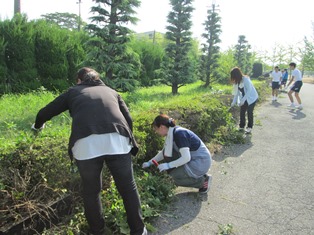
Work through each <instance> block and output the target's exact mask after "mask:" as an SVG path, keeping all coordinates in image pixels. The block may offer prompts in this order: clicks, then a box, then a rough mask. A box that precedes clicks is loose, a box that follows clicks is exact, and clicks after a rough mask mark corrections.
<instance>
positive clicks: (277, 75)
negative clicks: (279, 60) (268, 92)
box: [271, 66, 282, 101]
mask: <svg viewBox="0 0 314 235" xmlns="http://www.w3.org/2000/svg"><path fill="white" fill-rule="evenodd" d="M271 77H272V83H271V88H272V101H277V99H278V90H279V87H280V83H281V79H282V73H281V71H280V70H279V67H278V66H276V67H275V70H274V71H272V72H271Z"/></svg>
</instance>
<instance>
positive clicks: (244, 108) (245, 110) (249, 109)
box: [239, 101, 256, 128]
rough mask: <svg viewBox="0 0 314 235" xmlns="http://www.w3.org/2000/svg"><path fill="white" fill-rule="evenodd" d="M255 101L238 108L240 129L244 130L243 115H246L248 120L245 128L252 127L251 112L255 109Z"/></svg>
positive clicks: (244, 121)
mask: <svg viewBox="0 0 314 235" xmlns="http://www.w3.org/2000/svg"><path fill="white" fill-rule="evenodd" d="M255 104H256V101H255V102H254V103H252V104H250V105H248V103H247V101H245V103H244V104H243V105H242V106H241V108H240V124H239V127H240V128H244V127H245V124H246V120H245V115H246V113H247V118H248V124H247V127H249V128H252V127H253V121H254V120H253V111H254V107H255Z"/></svg>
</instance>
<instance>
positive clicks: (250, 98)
mask: <svg viewBox="0 0 314 235" xmlns="http://www.w3.org/2000/svg"><path fill="white" fill-rule="evenodd" d="M230 77H231V82H232V83H233V95H234V96H233V101H232V103H231V107H233V106H235V105H236V104H238V105H239V106H240V123H239V130H240V131H244V127H245V124H246V118H245V115H246V113H247V117H248V124H247V128H246V130H245V132H246V133H251V132H252V128H253V121H254V120H253V118H254V115H253V111H254V107H255V104H256V102H257V100H258V93H257V91H256V89H255V87H254V85H253V83H252V81H251V79H250V78H249V77H248V76H247V75H244V74H243V73H242V71H241V69H240V68H238V67H235V68H233V69H232V70H231V72H230Z"/></svg>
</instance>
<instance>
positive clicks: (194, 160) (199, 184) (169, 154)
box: [142, 114, 212, 194]
mask: <svg viewBox="0 0 314 235" xmlns="http://www.w3.org/2000/svg"><path fill="white" fill-rule="evenodd" d="M152 127H153V128H154V130H155V131H156V133H157V134H158V135H160V136H162V137H166V139H165V144H164V148H163V149H162V150H161V151H160V152H159V153H158V154H157V155H156V156H155V157H153V158H152V159H151V160H149V161H148V162H144V163H143V165H142V167H143V168H147V167H150V166H151V165H153V161H156V162H160V161H164V163H161V164H159V165H158V169H159V170H160V171H161V172H162V171H167V172H168V174H169V175H170V176H171V177H172V178H173V180H174V183H175V184H176V185H177V186H182V187H191V188H197V189H198V191H199V193H203V194H205V193H207V192H208V190H209V188H210V183H211V179H212V176H211V175H208V174H207V172H208V171H209V168H210V166H211V162H212V158H211V155H210V152H209V150H208V149H207V147H206V145H205V144H204V143H203V141H202V140H201V139H200V138H199V137H198V136H197V135H196V134H195V133H194V132H192V131H191V130H188V129H186V128H183V127H180V126H177V125H176V122H175V120H174V119H172V118H170V117H168V116H167V115H165V114H160V115H158V116H157V117H156V118H155V120H154V122H153V124H152Z"/></svg>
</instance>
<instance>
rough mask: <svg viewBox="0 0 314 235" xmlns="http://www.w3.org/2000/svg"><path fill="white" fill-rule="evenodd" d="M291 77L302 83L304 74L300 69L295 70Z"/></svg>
mask: <svg viewBox="0 0 314 235" xmlns="http://www.w3.org/2000/svg"><path fill="white" fill-rule="evenodd" d="M291 76H292V77H294V81H302V74H301V72H300V70H298V69H294V70H293V71H292V73H291Z"/></svg>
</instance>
